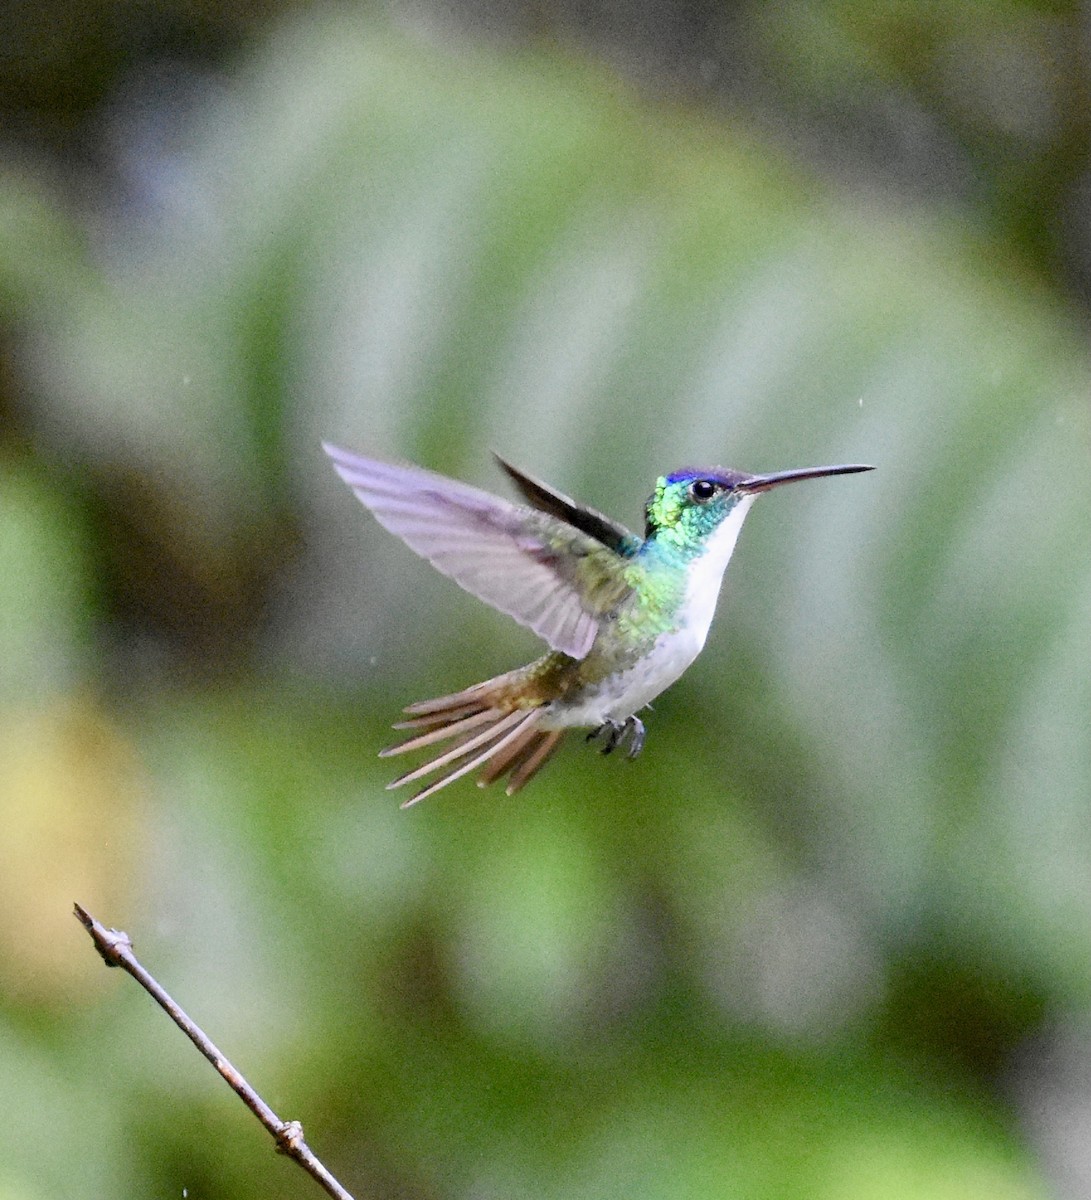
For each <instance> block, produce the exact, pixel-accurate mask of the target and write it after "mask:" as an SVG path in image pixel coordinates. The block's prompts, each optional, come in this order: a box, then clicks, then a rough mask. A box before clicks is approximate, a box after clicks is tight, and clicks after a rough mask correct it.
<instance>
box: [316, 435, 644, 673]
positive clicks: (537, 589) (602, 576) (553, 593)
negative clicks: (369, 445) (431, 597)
mask: <svg viewBox="0 0 1091 1200" xmlns="http://www.w3.org/2000/svg"><path fill="white" fill-rule="evenodd" d="M323 448H324V449H325V451H326V453H327V454H328V455H329V456H330V458H331V459H332V460H333V465H334V468H335V469H336V471H337V473H338V474H339V475H340V476H341V478H342V479H343V480H344V481H345V482H346V483H347V484H348V485H349V487H350V488H352V490H353V491H354V492H355V493H356V496H357V498H358V499H359V500H360V501H361V502H362V503H363V504H364V505H365V506H366V507H367V508H369V509H371V511H372V513H373V514H374V515H375V519H376V520H377V521H378V522H379V524H380V525H383V526H384V527H385V528H387V529H389V530H390V532H391V533H395V534H397V535H398V537H400V538H401V539H402V541H403V542H405V544H406V545H407V546H409V548H410V549H411V550H415V551H416V552H417V554H419V555H420V556H421V557H422V558H426V559H427V560H428V561H429V562H430V563H431V564H432V565H433V566H434V567H435V568H436V569H437V570H439V571H442V572H443V574H444V575H448V576H450V577H451V578H452V579H453V580H454V581H455V582H456V583H457V584H459V585H460V586H461V587H463V588H465V589H466V591H468V592H470V593H471V594H472V595H474V596H477V597H478V598H479V599H480V600H484V601H485V603H486V604H491V605H492V606H493V608H496V609H499V610H500V612H503V613H507V614H508V615H509V616H511V617H514V618H515V620H517V621H518V622H519V623H520V624H522V625H527V626H529V627H530V628H531V629H533V630H534V632H535V633H536V634H538V636H539V637H541V638H543V639H544V640H545V641H546V642H548V643H549V645H550V646H552V647H553V649H554V650H560V651H563V652H564V653H565V654H570V655H571V656H572V657H573V658H583V657H584V656H585V655H586V654H587V652H588V651H589V650H590V649H591V645H592V643H593V642H594V640H595V636H596V635H597V633H598V629H599V620H600V618H601V617H602V616H603V615H604V614H605V613H608V612H610V611H612V610H613V609H615V608H617V606H618V605H619V604H620V603H621V602H622V601H623V600H625V598H626V597H627V596H629V595H630V594H631V592H632V587H631V585H630V584H629V582H628V580H627V579H626V577H625V575H626V572H625V567H626V565H627V564H626V560H625V559H624V558H622V557H621V556H620V555H619V554H617V553H616V552H615V551H614V550H613V549H612V548H610V547H609V546H607V545H605V544H604V543H603V542H602V541H600V540H599V539H598V538H596V537H593V536H591V535H590V534H588V533H586V532H584V531H583V530H581V529H579V528H577V527H575V526H573V525H571V524H569V523H568V522H567V521H565V520H562V519H561V518H559V517H557V516H555V515H553V514H551V513H549V512H542V511H536V510H534V509H530V508H525V507H523V506H522V505H516V504H511V503H509V502H508V501H507V500H502V499H500V498H499V497H497V496H492V495H490V494H489V493H488V492H484V491H482V490H481V489H480V488H475V487H470V486H469V484H465V483H459V482H458V481H457V480H454V479H448V478H446V477H445V476H443V475H437V474H435V473H434V472H432V471H425V470H424V469H422V468H421V467H410V466H406V467H403V466H396V465H394V464H392V463H385V462H380V461H379V460H377V459H373V458H363V457H361V456H359V455H356V454H350V453H349V452H348V451H345V450H340V449H338V448H337V447H336V446H330V445H324V447H323Z"/></svg>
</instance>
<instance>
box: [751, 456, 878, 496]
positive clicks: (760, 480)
mask: <svg viewBox="0 0 1091 1200" xmlns="http://www.w3.org/2000/svg"><path fill="white" fill-rule="evenodd" d="M874 470H875V468H874V467H868V466H863V465H861V464H859V463H852V464H850V465H847V466H840V467H798V468H797V469H796V470H794V471H773V472H772V473H771V474H769V475H751V476H750V478H749V479H747V480H745V481H744V482H742V483H740V484H737V485H736V487H737V489H738V490H739V491H740V492H767V491H769V489H770V488H775V487H780V485H781V484H782V483H798V482H799V480H801V479H822V478H824V477H825V476H826V475H856V474H857V473H858V472H860V471H874Z"/></svg>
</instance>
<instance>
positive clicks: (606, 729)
mask: <svg viewBox="0 0 1091 1200" xmlns="http://www.w3.org/2000/svg"><path fill="white" fill-rule="evenodd" d="M644 734H645V730H644V722H643V721H642V720H641V719H640V718H639V717H626V718H625V720H624V721H621V722H618V721H604V722H603V723H602V724H601V725H599V726H598V727H597V728H596V729H592V730H591V732H590V733H589V734H588V735H587V739H586V740H587V741H589V742H593V741H594V740H595V739H596V738H599V737H601V738H603V747H602V750H601V751H599V753H600V754H610V753H611V752H612V751H613V750H615V749H617V747H618V746H620V745H621V743H622V742H624V740H625V739H626V738H628V739H629V755H628V756H629V758H636V756H637V755H638V754H639V753H640V751H641V750H643V749H644Z"/></svg>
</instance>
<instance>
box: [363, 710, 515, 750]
mask: <svg viewBox="0 0 1091 1200" xmlns="http://www.w3.org/2000/svg"><path fill="white" fill-rule="evenodd" d="M495 719H496V714H495V713H492V712H490V711H489V710H488V709H487V708H483V709H482V710H481V711H480V712H476V713H471V714H470V715H469V716H468V717H462V718H461V719H460V720H453V721H451V722H450V723H449V724H446V725H439V726H438V728H433V729H429V730H427V731H426V732H425V733H420V734H417V736H416V737H411V738H407V739H406V741H404V742H399V743H398V744H397V745H396V746H387V747H386V748H385V749H383V750H380V751H379V757H380V758H390V757H392V756H393V755H395V754H405V753H406V751H408V750H419V749H421V747H422V746H430V745H431V744H432V743H433V742H445V741H446V740H447V739H448V738H450V737H457V736H458V735H459V734H461V733H467V732H468V731H469V730H471V729H475V728H476V727H477V726H478V725H483V724H484V723H485V722H486V721H494V720H495ZM395 728H397V726H395Z"/></svg>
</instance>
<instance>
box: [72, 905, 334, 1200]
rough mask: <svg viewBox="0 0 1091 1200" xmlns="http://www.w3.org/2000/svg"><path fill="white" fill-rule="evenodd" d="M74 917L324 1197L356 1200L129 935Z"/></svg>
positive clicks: (82, 915) (83, 914)
mask: <svg viewBox="0 0 1091 1200" xmlns="http://www.w3.org/2000/svg"><path fill="white" fill-rule="evenodd" d="M75 909H76V917H77V918H78V920H79V921H80V924H82V925H83V927H84V928H85V929H86V930H87V932H88V933H89V934H90V935H91V940H92V941H93V942H94V943H95V949H96V950H98V952H99V954H101V955H102V958H103V961H104V962H105V963H106V965H107V966H108V967H121V969H122V970H123V971H128V973H129V974H130V975H131V976H132V977H133V978H134V979H135V980H136V981H137V983H139V984H140V986H141V987H142V988H143V989H144V990H145V991H146V992H147V993H148V994H149V995H150V996H151V997H152V999H153V1000H154V1001H155V1002H156V1004H158V1005H159V1007H160V1008H162V1009H163V1010H164V1012H166V1014H167V1016H169V1017H170V1019H171V1020H172V1021H173V1022H174V1023H175V1025H177V1026H178V1028H179V1029H181V1030H182V1032H183V1033H184V1034H185V1035H186V1037H188V1038H189V1040H190V1041H191V1042H192V1043H193V1044H194V1045H195V1046H196V1047H197V1049H198V1050H200V1052H201V1053H202V1054H203V1055H204V1056H205V1058H207V1059H208V1061H209V1062H210V1063H211V1064H212V1065H213V1066H214V1067H215V1068H216V1070H217V1071H219V1073H220V1074H221V1075H222V1076H223V1077H224V1079H226V1080H227V1082H228V1084H229V1085H230V1086H231V1087H232V1088H233V1089H234V1090H235V1092H236V1093H237V1094H238V1096H239V1097H240V1099H241V1100H242V1102H243V1103H244V1104H245V1105H246V1107H247V1108H248V1109H249V1110H250V1111H251V1112H252V1113H253V1114H254V1116H255V1117H257V1119H258V1120H259V1121H260V1122H261V1123H262V1124H263V1125H264V1126H265V1128H266V1129H268V1131H269V1132H270V1133H271V1134H272V1135H273V1140H274V1141H275V1142H276V1147H277V1151H278V1152H279V1153H280V1154H286V1155H288V1157H289V1158H293V1159H295V1161H296V1162H297V1163H299V1165H300V1166H301V1167H302V1168H303V1170H304V1171H306V1172H307V1174H308V1175H311V1176H313V1178H315V1179H316V1180H317V1181H318V1182H319V1184H321V1186H322V1187H323V1188H324V1189H325V1190H326V1192H327V1193H328V1194H329V1195H331V1196H333V1197H335V1198H336V1200H352V1196H351V1194H350V1193H349V1192H346V1191H345V1189H344V1188H343V1187H342V1186H341V1185H340V1184H339V1183H338V1182H337V1180H336V1179H334V1177H333V1176H332V1175H331V1174H330V1173H329V1171H327V1170H326V1168H325V1167H324V1166H323V1165H322V1163H321V1162H320V1161H319V1160H318V1158H317V1157H316V1156H315V1154H314V1153H313V1152H312V1150H311V1149H310V1147H309V1146H308V1145H307V1143H306V1142H305V1141H304V1140H303V1126H302V1125H301V1124H300V1123H299V1122H298V1121H282V1120H281V1119H280V1118H279V1117H278V1116H277V1115H276V1113H275V1112H273V1110H272V1109H271V1108H270V1107H269V1105H268V1104H266V1103H265V1101H264V1100H263V1099H262V1098H261V1097H260V1096H259V1095H258V1094H257V1092H256V1091H254V1089H253V1088H252V1087H251V1086H250V1084H248V1083H247V1082H246V1080H245V1079H244V1078H243V1077H242V1075H241V1074H240V1072H239V1071H238V1070H237V1069H236V1068H235V1067H234V1066H232V1064H231V1063H230V1062H228V1060H227V1059H226V1058H225V1057H224V1056H223V1055H222V1054H221V1053H220V1051H219V1050H218V1049H217V1048H216V1046H215V1045H214V1044H213V1042H212V1040H211V1039H210V1038H209V1037H208V1035H207V1034H206V1033H205V1032H204V1030H202V1029H201V1027H200V1026H199V1025H197V1024H196V1023H195V1022H194V1021H192V1020H191V1019H190V1018H189V1017H188V1016H187V1015H186V1014H185V1013H184V1012H183V1011H182V1009H181V1008H180V1007H179V1006H178V1005H177V1004H176V1003H175V1002H174V1000H172V999H171V997H170V996H169V995H168V994H167V992H166V991H165V990H164V989H163V987H162V986H160V984H159V983H158V982H157V981H156V979H155V978H154V977H153V976H152V975H151V974H150V972H149V971H148V970H147V969H146V968H145V967H143V966H142V965H141V963H140V961H139V960H138V959H137V957H136V955H135V954H134V953H133V944H132V941H131V940H130V938H129V935H128V934H127V933H123V932H122V931H121V930H119V929H107V928H106V927H105V926H103V925H100V924H99V922H98V921H96V920H95V918H94V917H92V916H91V914H90V913H89V912H87V911H86V909H84V908H81V907H80V905H78V904H77V905H76V906H75Z"/></svg>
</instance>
